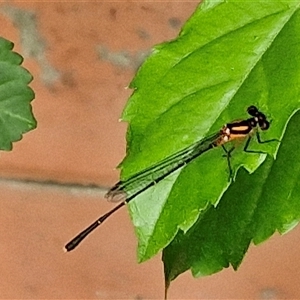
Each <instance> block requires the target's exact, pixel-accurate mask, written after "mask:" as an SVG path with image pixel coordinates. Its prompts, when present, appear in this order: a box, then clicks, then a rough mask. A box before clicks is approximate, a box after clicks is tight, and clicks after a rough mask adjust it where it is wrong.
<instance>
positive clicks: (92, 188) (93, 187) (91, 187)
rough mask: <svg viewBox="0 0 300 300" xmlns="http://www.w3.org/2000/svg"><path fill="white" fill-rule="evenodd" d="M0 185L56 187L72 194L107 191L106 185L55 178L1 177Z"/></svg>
mask: <svg viewBox="0 0 300 300" xmlns="http://www.w3.org/2000/svg"><path fill="white" fill-rule="evenodd" d="M0 185H6V186H7V185H9V186H11V187H17V188H24V187H25V188H39V189H40V188H42V189H49V190H51V189H56V190H61V191H64V192H70V193H72V194H75V193H76V194H77V193H80V194H87V195H89V196H91V195H92V196H101V197H103V196H104V194H105V193H106V192H107V191H108V189H109V188H108V187H105V186H101V185H97V184H80V183H74V182H70V183H69V182H68V183H65V182H59V181H55V180H35V179H24V178H13V177H1V176H0Z"/></svg>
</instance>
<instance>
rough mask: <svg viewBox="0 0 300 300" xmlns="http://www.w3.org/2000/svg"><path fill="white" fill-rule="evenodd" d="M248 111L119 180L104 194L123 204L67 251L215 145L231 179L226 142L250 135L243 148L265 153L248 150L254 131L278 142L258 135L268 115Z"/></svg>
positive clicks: (256, 110)
mask: <svg viewBox="0 0 300 300" xmlns="http://www.w3.org/2000/svg"><path fill="white" fill-rule="evenodd" d="M247 112H248V114H249V115H250V116H251V118H249V119H246V120H242V121H234V122H231V123H228V124H226V125H224V126H223V127H222V128H221V130H220V131H218V132H217V133H215V134H213V135H211V136H209V137H207V138H205V139H202V140H200V141H197V142H195V143H194V144H192V145H191V146H189V147H187V148H184V149H183V150H181V151H179V152H177V153H175V154H173V155H171V156H169V157H167V158H165V159H164V160H162V161H160V162H158V163H157V164H155V165H152V166H150V167H149V168H147V169H145V170H143V171H141V172H139V173H137V174H134V175H133V176H131V177H129V178H128V179H126V180H121V181H119V182H118V183H116V184H115V185H114V186H113V187H112V188H111V189H110V190H109V191H108V192H107V193H106V195H105V197H106V198H107V199H108V200H109V201H113V202H119V201H121V203H120V204H119V205H117V206H116V207H115V208H113V209H112V210H110V211H109V212H107V213H106V214H104V215H103V216H101V217H100V218H99V219H98V220H96V221H95V222H94V223H92V224H91V225H90V226H89V227H87V228H86V229H85V230H83V231H82V232H81V233H79V234H78V235H77V236H76V237H75V238H73V239H72V240H71V241H70V242H69V243H68V244H67V245H66V246H65V249H66V250H67V251H71V250H73V249H74V248H75V247H77V246H78V244H79V243H80V242H81V241H82V240H83V239H84V238H85V237H86V236H87V235H88V234H90V233H91V232H92V231H93V230H94V229H96V228H97V227H98V226H99V225H100V224H102V223H103V222H104V221H105V220H106V219H107V218H108V217H109V216H110V215H112V214H113V213H114V212H115V211H117V210H118V209H119V208H121V207H122V206H124V205H125V203H128V202H129V201H131V200H132V199H134V198H135V197H136V196H137V195H139V194H140V193H142V192H144V191H145V190H147V189H148V188H150V187H151V186H153V185H154V184H156V183H158V182H160V181H161V180H163V179H164V178H166V177H167V176H168V175H170V174H171V173H173V172H174V171H176V170H178V169H179V168H182V167H184V166H185V165H187V164H188V163H189V162H191V161H192V160H194V159H195V158H197V157H198V156H200V155H201V154H203V153H205V152H206V151H208V150H210V149H213V148H215V147H218V146H221V147H222V148H223V149H224V151H225V153H226V155H225V156H226V157H227V162H228V167H229V173H230V178H231V177H232V174H233V172H232V168H231V165H230V155H231V153H232V151H233V150H234V147H232V148H231V149H230V150H227V149H226V148H225V146H224V144H226V143H228V142H230V141H233V140H236V139H245V138H247V137H248V139H247V141H246V143H245V146H244V151H246V152H252V153H253V152H254V153H262V152H261V151H254V150H249V149H248V146H249V143H250V140H251V138H252V136H253V134H256V137H257V141H258V142H259V143H267V142H272V141H278V140H276V139H272V140H267V141H262V140H261V139H260V135H259V131H258V130H259V129H260V130H267V129H268V128H269V126H270V123H269V121H268V120H267V118H266V116H265V115H264V114H263V113H262V112H260V111H259V110H258V109H257V108H256V107H255V106H250V107H248V109H247Z"/></svg>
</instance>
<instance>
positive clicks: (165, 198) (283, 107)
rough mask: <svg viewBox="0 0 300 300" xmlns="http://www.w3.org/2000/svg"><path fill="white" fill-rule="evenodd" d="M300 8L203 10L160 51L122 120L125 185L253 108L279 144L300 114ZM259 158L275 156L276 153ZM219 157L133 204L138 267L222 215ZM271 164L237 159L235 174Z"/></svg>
mask: <svg viewBox="0 0 300 300" xmlns="http://www.w3.org/2000/svg"><path fill="white" fill-rule="evenodd" d="M299 6H300V4H299V3H298V2H295V1H268V2H267V1H263V0H261V1H255V2H252V1H244V2H241V1H237V0H235V1H234V0H228V1H226V2H225V1H224V2H223V1H205V2H204V3H203V5H202V6H201V5H200V6H199V8H198V9H197V10H196V12H195V13H194V15H193V16H192V17H191V19H190V20H189V21H188V22H187V23H186V25H185V26H184V28H183V29H182V32H181V33H180V35H179V37H178V38H177V39H176V40H174V41H171V42H169V43H165V44H162V45H159V46H156V47H155V49H154V50H153V53H152V55H151V56H150V57H149V58H148V59H147V61H146V62H145V63H144V64H143V66H142V67H141V68H140V70H139V72H138V74H137V75H136V77H135V79H134V80H133V82H132V83H131V87H132V88H134V89H135V91H134V93H133V95H132V96H131V98H130V101H129V102H128V105H127V107H126V109H125V111H124V113H123V119H124V120H125V121H127V122H128V123H129V125H128V126H129V128H128V134H127V142H128V149H127V156H126V158H125V159H124V161H123V162H122V164H121V165H120V167H121V171H122V175H121V177H122V179H126V178H128V177H129V176H131V175H133V174H135V173H136V172H139V171H141V170H143V169H145V168H147V167H149V166H151V165H153V164H154V163H156V162H158V161H160V160H162V159H164V158H166V157H167V156H169V155H171V154H173V153H176V152H177V151H179V150H181V149H183V148H184V147H186V146H188V145H190V144H192V143H193V142H195V141H198V140H201V139H203V138H205V137H206V136H207V135H209V134H211V133H213V132H216V131H218V130H220V128H221V127H222V126H223V124H225V123H228V122H230V121H232V120H236V119H244V118H248V116H247V115H246V113H245V110H246V108H247V107H248V106H249V105H256V106H257V107H258V108H259V109H260V110H261V111H263V112H264V113H265V114H266V115H267V116H268V117H269V118H270V119H271V120H272V123H271V127H270V129H269V130H268V132H265V133H264V137H263V138H264V139H265V140H266V139H270V138H281V137H282V136H283V134H284V130H285V127H286V124H287V121H288V119H289V118H290V116H291V115H292V114H293V113H294V112H295V111H296V110H297V109H298V108H299V100H300V99H299V95H300V92H299V87H300V71H299V70H300V56H299V53H300V44H299V39H300V19H299ZM242 147H243V145H240V148H241V149H242ZM252 148H255V145H252ZM256 148H259V149H260V150H262V151H266V152H268V153H269V154H270V155H272V156H274V155H275V154H276V150H277V148H278V143H270V144H265V145H259V146H256ZM222 154H223V153H222V149H215V150H212V151H209V152H207V153H205V154H203V155H201V156H200V157H199V158H197V159H196V160H195V161H193V162H192V163H190V164H189V165H188V166H186V167H185V168H184V169H183V170H179V171H178V172H176V173H175V174H173V175H171V176H169V178H166V180H163V181H162V182H160V183H158V184H157V185H156V186H154V187H153V188H150V189H149V190H148V191H146V192H145V193H143V194H141V195H139V196H138V197H137V198H136V200H134V201H132V202H130V204H129V208H130V211H131V216H132V219H133V223H134V225H135V228H136V233H137V235H138V238H139V251H138V256H139V260H140V261H143V260H146V259H149V258H150V257H152V256H153V255H155V254H156V253H157V252H158V251H159V250H161V249H162V248H164V247H166V246H167V245H168V244H169V243H170V242H171V240H172V239H173V238H174V237H175V236H176V234H177V232H178V231H179V230H182V231H183V232H186V231H187V230H188V229H189V228H190V227H191V226H192V225H193V224H194V223H195V222H196V220H197V219H198V217H199V215H200V216H201V215H203V216H202V217H205V215H206V214H207V212H206V210H207V207H210V205H211V204H212V205H214V206H215V205H217V203H218V202H219V201H220V199H221V198H222V195H223V194H224V192H225V191H226V190H227V188H228V187H229V183H228V170H227V164H226V160H225V159H222ZM265 158H266V155H265V154H250V155H249V154H247V153H244V152H243V151H238V149H237V150H235V151H234V155H233V159H232V164H233V167H234V170H235V171H237V170H238V169H239V168H240V167H241V166H243V167H245V168H246V169H247V170H248V171H249V172H253V171H255V170H256V169H257V168H258V166H259V165H260V164H262V163H263V161H264V160H265ZM240 180H241V179H239V178H238V180H237V183H236V184H237V185H238V186H239V187H241V186H242V184H241V183H242V182H240Z"/></svg>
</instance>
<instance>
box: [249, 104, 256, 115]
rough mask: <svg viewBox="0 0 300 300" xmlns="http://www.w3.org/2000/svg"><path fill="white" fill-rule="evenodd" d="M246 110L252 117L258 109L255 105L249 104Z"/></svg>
mask: <svg viewBox="0 0 300 300" xmlns="http://www.w3.org/2000/svg"><path fill="white" fill-rule="evenodd" d="M247 112H248V114H249V115H250V116H253V117H254V116H256V115H257V113H258V109H257V107H256V106H254V105H251V106H249V107H248V109H247Z"/></svg>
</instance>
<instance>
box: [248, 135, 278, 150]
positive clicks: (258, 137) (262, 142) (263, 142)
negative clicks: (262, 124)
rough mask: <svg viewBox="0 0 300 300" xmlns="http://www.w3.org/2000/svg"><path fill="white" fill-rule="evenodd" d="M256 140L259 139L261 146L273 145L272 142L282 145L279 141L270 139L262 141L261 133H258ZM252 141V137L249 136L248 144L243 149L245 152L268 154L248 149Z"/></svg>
mask: <svg viewBox="0 0 300 300" xmlns="http://www.w3.org/2000/svg"><path fill="white" fill-rule="evenodd" d="M256 139H257V142H258V143H259V144H267V143H272V142H277V143H280V140H278V139H270V140H266V141H262V140H261V138H260V134H259V132H256ZM251 140H252V136H249V137H248V139H247V141H246V143H245V146H244V149H243V150H244V151H245V152H248V153H261V154H266V152H264V151H261V150H252V149H248V147H249V145H250V142H251Z"/></svg>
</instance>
